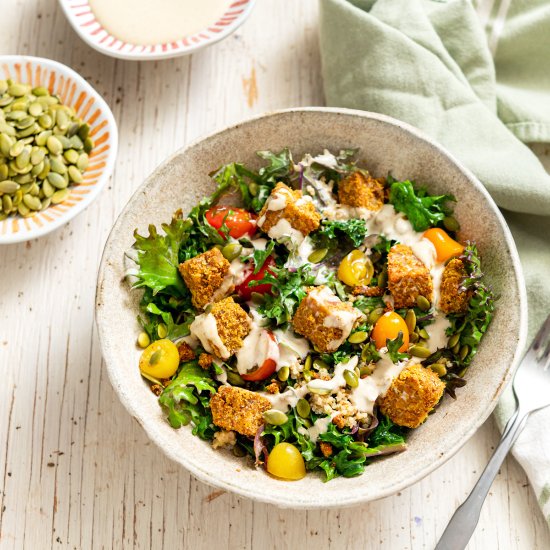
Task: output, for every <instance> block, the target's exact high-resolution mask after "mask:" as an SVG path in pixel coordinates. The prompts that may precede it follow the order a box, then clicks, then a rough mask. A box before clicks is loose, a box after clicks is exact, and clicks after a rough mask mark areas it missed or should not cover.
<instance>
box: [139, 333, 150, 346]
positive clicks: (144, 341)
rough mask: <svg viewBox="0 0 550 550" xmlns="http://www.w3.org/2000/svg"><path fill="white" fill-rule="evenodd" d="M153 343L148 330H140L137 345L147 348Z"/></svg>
mask: <svg viewBox="0 0 550 550" xmlns="http://www.w3.org/2000/svg"><path fill="white" fill-rule="evenodd" d="M150 343H151V338H149V335H148V334H147V333H146V332H140V333H139V336H138V337H137V345H138V346H139V347H140V348H146V347H147V346H148V345H149V344H150Z"/></svg>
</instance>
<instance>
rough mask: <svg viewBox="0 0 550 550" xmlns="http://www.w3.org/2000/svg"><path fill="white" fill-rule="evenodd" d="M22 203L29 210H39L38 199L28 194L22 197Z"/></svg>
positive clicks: (39, 203)
mask: <svg viewBox="0 0 550 550" xmlns="http://www.w3.org/2000/svg"><path fill="white" fill-rule="evenodd" d="M23 203H24V205H25V206H26V207H27V208H28V209H29V210H40V209H41V208H42V203H41V202H40V199H39V198H38V197H33V196H32V195H31V194H30V193H27V194H26V195H23Z"/></svg>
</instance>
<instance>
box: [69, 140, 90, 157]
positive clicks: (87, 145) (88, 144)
mask: <svg viewBox="0 0 550 550" xmlns="http://www.w3.org/2000/svg"><path fill="white" fill-rule="evenodd" d="M75 137H76V136H73V137H72V138H71V139H74V138H75ZM93 148H94V140H93V139H92V138H89V137H87V138H86V139H85V140H84V151H86V153H88V154H89V153H90V151H91V150H92V149H93Z"/></svg>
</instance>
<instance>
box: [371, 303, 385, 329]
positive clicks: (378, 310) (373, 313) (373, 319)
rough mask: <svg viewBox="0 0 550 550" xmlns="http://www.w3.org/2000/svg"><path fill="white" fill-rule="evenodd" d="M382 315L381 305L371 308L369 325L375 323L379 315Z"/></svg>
mask: <svg viewBox="0 0 550 550" xmlns="http://www.w3.org/2000/svg"><path fill="white" fill-rule="evenodd" d="M382 315H384V308H382V307H377V308H376V309H373V310H372V311H371V312H370V313H369V317H368V319H369V323H370V324H371V325H374V324H375V323H376V321H378V319H380V317H382Z"/></svg>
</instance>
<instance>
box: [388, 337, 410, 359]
mask: <svg viewBox="0 0 550 550" xmlns="http://www.w3.org/2000/svg"><path fill="white" fill-rule="evenodd" d="M402 345H403V333H402V332H401V331H399V334H398V335H397V338H395V339H394V340H390V339H389V338H388V339H387V340H386V347H387V348H388V355H389V356H390V359H391V360H392V362H393V363H399V361H402V360H403V359H408V357H409V356H408V355H407V354H406V353H400V351H399V348H400V347H401V346H402Z"/></svg>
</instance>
